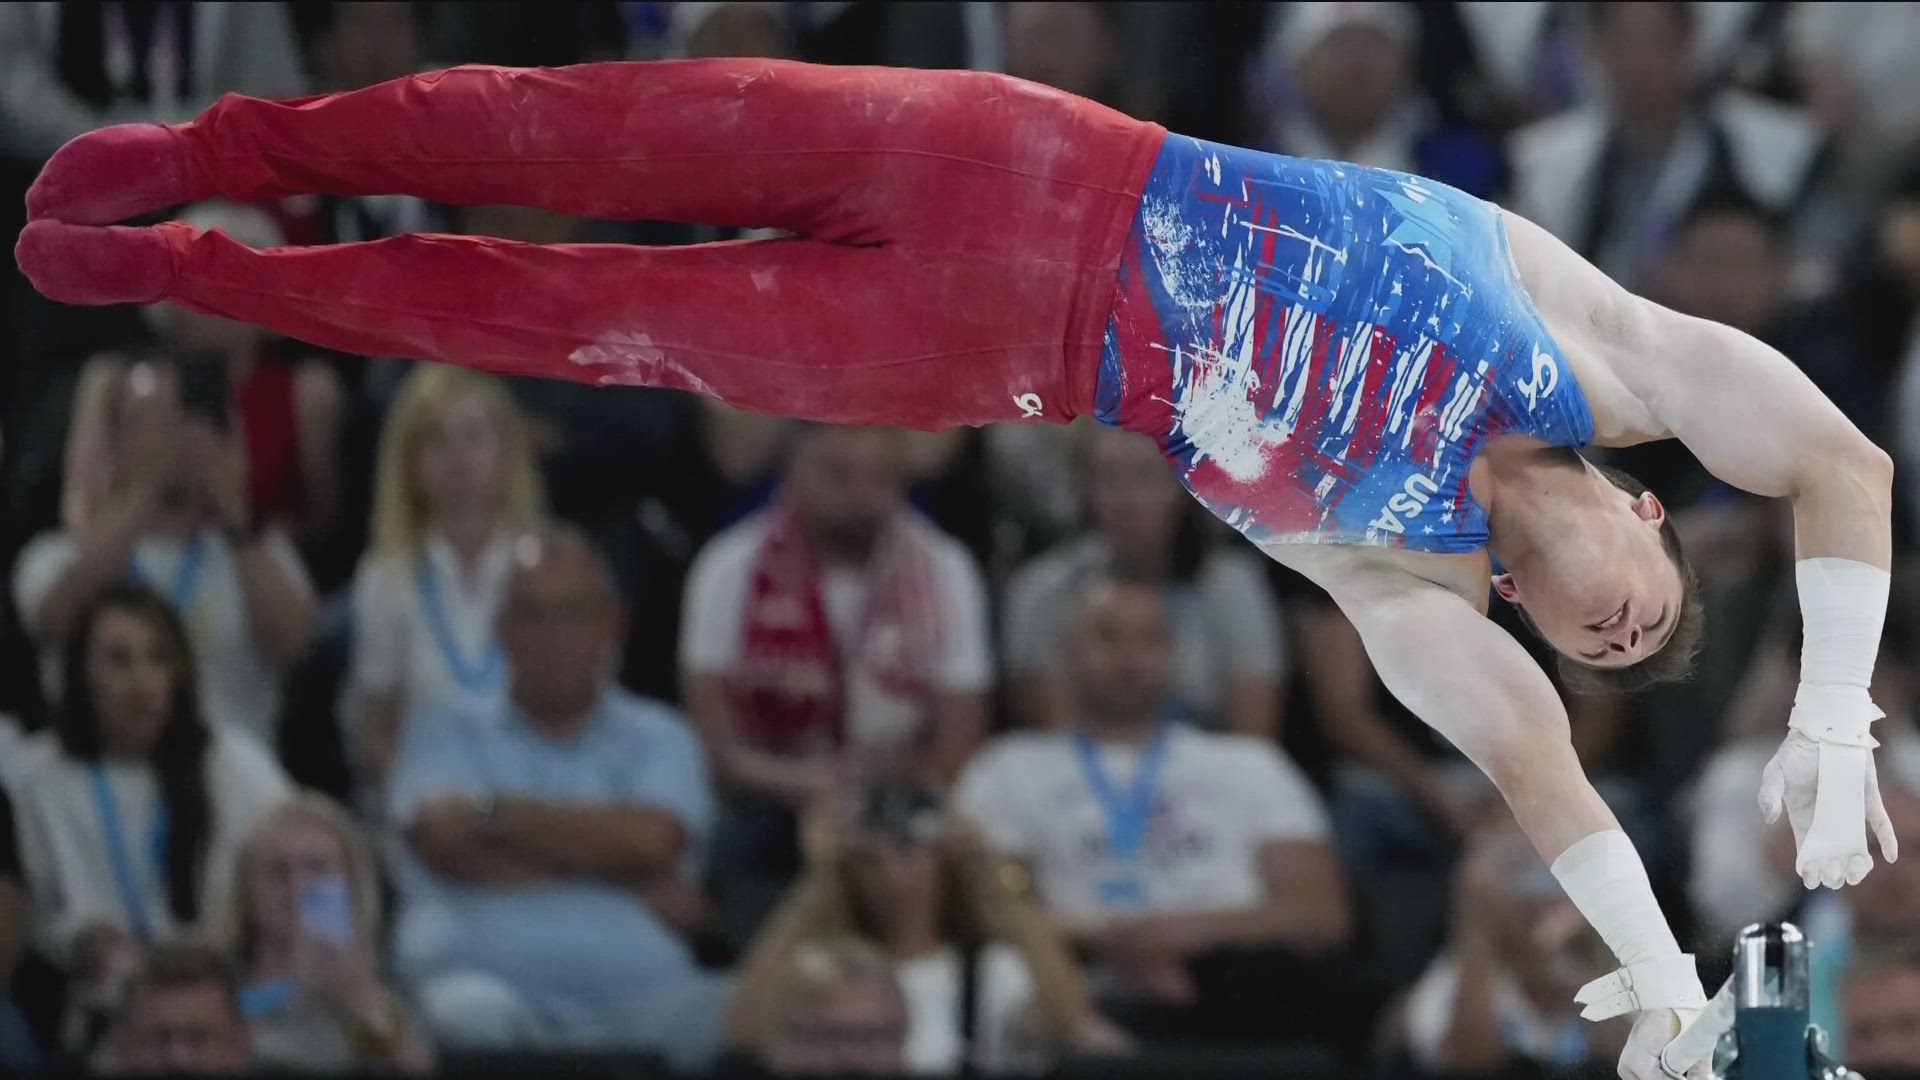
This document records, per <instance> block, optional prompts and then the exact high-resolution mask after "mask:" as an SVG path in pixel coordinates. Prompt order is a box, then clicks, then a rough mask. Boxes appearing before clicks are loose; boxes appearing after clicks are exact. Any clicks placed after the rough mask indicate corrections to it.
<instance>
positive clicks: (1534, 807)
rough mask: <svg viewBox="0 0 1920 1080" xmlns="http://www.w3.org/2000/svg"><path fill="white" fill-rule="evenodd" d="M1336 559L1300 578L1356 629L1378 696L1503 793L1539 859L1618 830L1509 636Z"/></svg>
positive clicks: (1440, 594)
mask: <svg viewBox="0 0 1920 1080" xmlns="http://www.w3.org/2000/svg"><path fill="white" fill-rule="evenodd" d="M1328 554H1329V555H1330V556H1335V557H1337V555H1336V553H1332V552H1329V553H1328ZM1340 561H1341V562H1343V563H1345V566H1343V567H1342V568H1340V569H1339V570H1337V571H1333V572H1329V573H1320V572H1314V571H1322V570H1327V569H1330V568H1329V567H1315V568H1313V570H1309V571H1307V572H1308V576H1310V577H1313V578H1315V579H1316V580H1317V581H1318V583H1319V584H1321V585H1322V587H1324V588H1326V589H1327V591H1328V593H1329V594H1330V595H1331V596H1332V597H1333V599H1334V602H1335V603H1337V604H1339V605H1340V609H1341V611H1342V612H1344V613H1345V614H1346V616H1347V618H1348V620H1349V621H1351V622H1352V623H1353V626H1354V629H1355V630H1357V631H1358V632H1359V634H1360V639H1361V641H1362V642H1363V643H1364V644H1365V645H1366V649H1367V655H1368V656H1369V657H1371V658H1372V660H1373V664H1374V668H1375V670H1377V671H1378V672H1379V674H1380V678H1381V681H1382V682H1384V683H1385V684H1386V686H1387V689H1388V690H1390V691H1392V692H1393V694H1394V696H1395V697H1397V698H1399V699H1400V701H1401V703H1402V704H1404V705H1406V707H1407V708H1409V709H1411V710H1412V711H1413V712H1414V714H1415V715H1417V716H1419V717H1420V718H1421V719H1422V720H1423V721H1425V722H1426V723H1427V724H1429V725H1431V726H1432V727H1433V728H1434V729H1435V730H1436V731H1438V732H1440V734H1442V735H1444V736H1446V738H1447V740H1448V741H1449V742H1451V743H1453V744H1454V745H1455V746H1456V747H1458V748H1459V749H1460V751H1461V752H1462V753H1464V754H1466V755H1467V757H1468V758H1469V759H1471V760H1472V761H1473V762H1474V764H1476V765H1478V766H1479V767H1480V769H1481V771H1482V772H1484V773H1486V774H1487V776H1488V778H1489V779H1491V780H1492V781H1493V782H1494V784H1495V786H1496V787H1498V788H1499V789H1500V794H1501V795H1502V796H1503V797H1504V798H1505V799H1506V801H1507V804H1508V806H1510V807H1511V808H1512V810H1513V815H1514V818H1515V820H1517V821H1518V822H1519V823H1520V827H1521V828H1522V829H1523V830H1525V831H1526V834H1527V836H1528V837H1529V838H1530V839H1531V840H1532V841H1533V845H1534V848H1535V850H1537V851H1538V852H1539V853H1540V857H1541V858H1542V859H1544V860H1546V861H1547V862H1548V863H1552V862H1553V860H1554V859H1556V858H1558V857H1559V856H1560V853H1561V852H1563V851H1565V850H1566V849H1567V848H1568V847H1569V846H1571V845H1572V844H1573V843H1574V842H1575V841H1577V840H1580V839H1581V838H1583V837H1586V836H1590V835H1592V834H1593V833H1596V832H1602V831H1604V830H1607V829H1617V828H1619V825H1618V823H1617V822H1616V821H1615V819H1614V816H1613V812H1612V811H1611V810H1609V809H1607V805H1606V803H1604V802H1602V801H1601V799H1600V796H1599V795H1598V794H1597V793H1596V792H1595V791H1594V789H1593V785H1592V783H1590V782H1589V781H1588V780H1587V777H1586V774H1585V772H1584V771H1583V770H1582V769H1581V767H1580V759H1579V757H1578V755H1576V754H1575V753H1574V748H1573V740H1572V736H1571V732H1570V730H1569V727H1568V723H1567V711H1566V708H1565V706H1564V705H1562V704H1561V701H1560V696H1559V695H1558V694H1557V693H1555V692H1554V689H1553V684H1552V683H1550V682H1549V681H1548V680H1547V676H1546V673H1545V672H1543V671H1541V670H1540V667H1539V665H1538V664H1536V663H1534V660H1533V658H1532V657H1531V656H1529V655H1527V652H1526V650H1525V649H1523V648H1522V647H1521V646H1520V643H1519V642H1517V641H1515V640H1514V639H1513V637H1512V635H1510V634H1508V633H1507V632H1506V631H1505V630H1503V629H1501V628H1500V627H1499V626H1498V625H1496V624H1495V623H1493V622H1491V621H1489V620H1488V619H1487V617H1486V616H1485V614H1484V613H1483V612H1482V611H1481V610H1480V609H1479V608H1477V607H1475V606H1474V605H1473V604H1471V603H1469V602H1468V601H1467V600H1465V599H1464V598H1463V597H1461V596H1460V595H1459V594H1458V593H1457V592H1454V591H1452V590H1451V589H1449V588H1445V587H1442V586H1441V585H1438V584H1435V583H1433V582H1431V581H1428V580H1425V579H1423V578H1421V577H1417V576H1415V575H1414V574H1412V573H1410V572H1408V571H1407V570H1405V569H1403V568H1401V567H1399V566H1396V565H1393V564H1392V563H1390V562H1375V561H1372V560H1367V559H1365V558H1363V557H1355V558H1352V559H1341V560H1340ZM1303 569H1304V568H1303ZM1482 580H1484V577H1483V578H1482Z"/></svg>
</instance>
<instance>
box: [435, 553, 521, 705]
mask: <svg viewBox="0 0 1920 1080" xmlns="http://www.w3.org/2000/svg"><path fill="white" fill-rule="evenodd" d="M414 581H415V582H416V583H418V585H419V588H420V607H421V608H422V609H423V610H425V611H426V613H427V628H428V629H429V630H431V631H432V632H433V641H434V644H436V645H438V646H439V647H440V655H441V656H442V657H443V658H445V660H446V661H447V670H448V671H451V672H453V677H454V679H455V680H456V681H458V682H459V683H460V685H461V687H462V688H463V689H466V690H469V691H475V690H487V689H490V688H492V687H495V686H498V685H499V684H500V681H501V669H502V667H503V666H504V662H503V661H502V660H501V658H500V641H499V639H498V638H496V637H494V636H493V635H492V634H488V635H487V643H486V646H485V647H484V648H482V649H481V651H480V656H479V657H478V658H477V659H476V660H475V661H474V662H472V663H469V662H468V661H467V658H466V656H465V655H464V654H463V653H461V651H460V642H459V640H458V639H456V638H455V637H454V636H453V623H452V621H451V620H450V619H448V617H447V605H446V600H445V598H444V597H443V596H442V595H441V592H440V575H439V574H438V573H437V572H435V571H434V568H433V561H432V560H431V559H429V558H427V557H426V556H425V555H421V556H420V561H419V572H418V573H416V574H415V575H414Z"/></svg>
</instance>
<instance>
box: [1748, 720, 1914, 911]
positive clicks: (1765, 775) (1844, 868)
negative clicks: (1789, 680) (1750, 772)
mask: <svg viewBox="0 0 1920 1080" xmlns="http://www.w3.org/2000/svg"><path fill="white" fill-rule="evenodd" d="M1881 715H1883V714H1882V713H1881V712H1880V710H1879V709H1878V708H1875V707H1874V704H1873V701H1872V700H1871V699H1870V698H1869V697H1868V696H1867V694H1866V691H1864V690H1859V689H1857V688H1852V687H1826V686H1809V685H1807V684H1804V683H1803V684H1801V687H1800V693H1799V694H1798V695H1797V696H1796V698H1795V703H1794V707H1793V719H1792V720H1791V721H1790V722H1789V726H1790V727H1791V728H1792V730H1791V731H1789V732H1788V733H1787V738H1786V741H1785V742H1782V743H1781V744H1780V749H1779V750H1778V751H1777V752H1776V753H1775V754H1774V755H1773V760H1772V761H1769V762H1767V767H1766V770H1765V771H1764V772H1762V773H1761V775H1760V810H1761V813H1762V814H1763V815H1765V817H1766V820H1767V823H1768V824H1772V823H1773V822H1775V821H1778V820H1779V819H1780V811H1781V809H1782V808H1784V809H1785V810H1786V812H1787V820H1788V821H1789V822H1790V823H1791V824H1792V826H1793V840H1794V845H1795V847H1796V849H1797V850H1798V852H1799V855H1798V856H1797V858H1796V859H1795V861H1794V869H1795V871H1797V872H1798V873H1799V875H1800V880H1801V882H1802V883H1803V884H1805V885H1806V887H1807V888H1809V889H1811V888H1814V887H1816V886H1819V885H1825V886H1827V887H1828V888H1830V889H1837V888H1839V887H1840V886H1842V885H1855V884H1858V883H1859V881H1860V879H1861V878H1864V877H1866V876H1867V871H1868V870H1871V869H1872V868H1873V857H1872V856H1871V855H1869V854H1868V853H1867V826H1869V825H1871V826H1872V827H1873V834H1874V836H1875V837H1877V838H1879V841H1880V854H1881V855H1882V856H1884V857H1885V858H1886V860H1887V861H1888V862H1892V861H1894V860H1895V859H1897V858H1899V856H1900V847H1899V843H1898V841H1896V840H1895V839H1894V835H1893V822H1892V821H1891V820H1889V819H1888V817H1887V808H1886V805H1885V804H1884V803H1882V802H1881V800H1880V780H1879V777H1878V776H1876V775H1875V772H1874V766H1873V747H1874V746H1875V745H1876V744H1875V742H1874V740H1873V738H1872V737H1871V736H1869V735H1867V734H1866V730H1867V724H1868V722H1870V721H1871V720H1873V719H1876V718H1878V717H1879V716H1881ZM1809 732H1815V733H1821V732H1833V733H1841V734H1840V735H1839V737H1829V736H1827V735H1821V736H1820V737H1815V736H1814V735H1812V734H1809ZM1848 733H1853V734H1848Z"/></svg>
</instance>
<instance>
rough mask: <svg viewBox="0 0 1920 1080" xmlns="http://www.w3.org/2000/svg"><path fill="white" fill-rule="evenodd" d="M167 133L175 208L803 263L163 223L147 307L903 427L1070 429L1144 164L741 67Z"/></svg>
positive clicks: (987, 96) (1087, 383)
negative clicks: (504, 220)
mask: <svg viewBox="0 0 1920 1080" xmlns="http://www.w3.org/2000/svg"><path fill="white" fill-rule="evenodd" d="M173 130H174V131H175V132H176V133H177V134H178V135H179V136H180V143H181V145H182V146H183V148H184V151H185V154H186V168H187V178H188V179H187V183H188V187H189V188H190V189H191V190H190V191H189V192H188V194H189V196H190V197H192V198H196V199H197V198H206V197H212V196H226V197H229V198H234V199H240V200H261V199H269V198H278V197H284V196H289V195H296V194H302V193H310V192H318V193H327V194H335V195H376V194H405V195H415V196H419V197H422V198H425V199H429V200H434V201H438V202H444V203H453V204H461V205H476V204H502V203H511V204H518V205H523V206H535V207H543V208H546V209H549V210H554V211H558V212H562V213H567V214H575V215H580V216H584V217H594V218H606V219H618V220H635V219H651V220H668V221H681V222H695V223H703V224H709V225H723V226H739V227H771V228H777V229H781V230H785V231H788V232H790V233H792V234H794V235H793V236H792V237H791V238H782V239H770V240H751V241H738V242H729V243H717V244H699V245H692V246H686V247H641V246H631V245H619V244H559V245H533V244H522V243H512V242H508V241H503V240H497V239H492V238H487V237H473V236H438V235H431V236H429V235H411V236H400V237H395V238H392V239H387V240H378V241H374V242H371V243H359V244H340V245H333V246H327V247H304V248H303V247H288V248H275V249H271V250H264V251H263V250H256V249H252V248H248V247H246V246H244V245H241V244H239V243H236V242H234V241H233V240H231V239H229V238H227V237H226V236H225V235H224V234H221V233H217V232H200V231H198V230H194V229H191V228H189V227H187V226H184V225H179V224H169V225H163V226H159V228H160V229H161V230H162V231H163V233H164V235H165V236H166V238H167V241H168V243H169V244H170V246H171V250H172V254H173V263H174V273H175V278H174V284H173V285H172V287H171V288H170V290H169V292H168V294H167V295H166V296H165V297H164V299H169V300H173V301H176V302H178V303H182V304H184V305H186V306H188V307H191V308H194V309H196V310H199V311H204V312H209V313H212V314H217V315H224V316H228V317H230V318H234V319H239V320H242V321H245V322H249V323H254V324H256V325H259V326H263V327H266V328H268V329H271V330H274V331H276V332H278V333H282V334H286V335H288V336H291V337H295V338H299V339H301V340H303V341H308V342H312V343H315V344H318V345H322V346H326V347H330V348H334V349H340V350H343V351H346V352H351V353H360V354H366V355H393V356H409V357H416V358H422V359H431V360H439V361H445V362H448V363H453V364H460V365H464V366H468V367H475V368H481V369H484V370H488V371H494V372H501V373H510V374H519V375H537V376H545V377H549V378H560V379H570V380H576V381H583V382H591V383H599V384H637V385H647V386H663V387H673V388H677V389H685V390H693V391H697V392H700V393H703V394H708V395H711V396H714V397H717V398H720V399H721V400H723V401H726V402H728V403H730V404H732V405H735V406H739V407H741V408H745V409H750V410H753V411H757V412H765V413H774V414H781V415H787V416H796V417H803V418H807V419H814V420H823V421H831V422H839V423H870V424H886V425H899V426H910V427H921V428H940V427H951V426H956V425H963V424H983V423H991V422H996V421H1005V420H1020V419H1035V418H1044V419H1047V420H1053V421H1066V420H1070V419H1072V418H1073V417H1074V416H1075V415H1078V414H1082V413H1087V412H1091V411H1092V403H1093V395H1094V386H1095V380H1096V373H1097V369H1098V366H1099V356H1100V349H1101V342H1102V335H1103V333H1104V331H1105V327H1106V322H1107V316H1108V313H1109V311H1110V309H1111V307H1112V303H1113V299H1114V275H1115V272H1116V270H1117V268H1118V266H1119V260H1120V252H1121V247H1122V244H1123V242H1124V240H1125V237H1126V234H1127V231H1128V229H1129V228H1130V226H1131V224H1132V219H1133V216H1134V214H1135V212H1136V210H1137V208H1138V204H1139V195H1140V190H1141V188H1142V187H1143V186H1144V185H1145V183H1146V178H1147V175H1148V173H1149V171H1150V170H1151V169H1152V166H1153V162H1154V158H1155V156H1156V154H1157V152H1158V150H1159V146H1160V142H1161V139H1162V138H1163V137H1164V135H1165V132H1164V130H1163V129H1161V128H1160V127H1158V126H1157V125H1154V124H1148V123H1143V122H1141V121H1137V120H1133V119H1131V118H1128V117H1126V116H1123V115H1121V114H1119V113H1116V112H1114V111H1112V110H1110V109H1107V108H1105V107H1103V106H1100V105H1097V104H1094V103H1093V102H1090V101H1086V100H1084V99H1081V98H1077V97H1074V96H1072V95H1069V94H1065V93H1061V92H1059V91H1055V90H1052V89H1048V88H1046V87H1042V86H1038V85H1035V84H1032V83H1028V82H1024V81H1021V80H1018V79H1013V78H1008V77H1005V76H1000V75H992V74H985V73H978V72H964V71H918V70H901V69H891V68H857V67H824V66H817V65H812V64H802V63H794V62H788V61H775V60H735V59H725V60H690V61H661V62H649V63H607V64H585V65H579V66H575V67H567V68H551V69H517V68H501V67H478V66H469V67H459V68H454V69H451V70H448V71H439V72H433V73H429V74H424V75H416V76H412V77H409V78H403V79H396V80H394V81H391V82H386V83H381V84H379V85H377V86H373V87H369V88H367V89H364V90H358V91H354V92H351V93H344V94H333V95H326V96H321V97H311V98H305V99H299V100H294V101H283V102H274V101H263V100H258V99H254V98H247V97H242V96H238V95H229V96H228V97H226V98H223V99H222V100H221V101H220V102H218V103H217V104H215V105H214V106H213V107H212V108H210V109H208V110H207V111H206V112H205V113H204V114H202V115H201V116H200V117H199V118H198V119H196V120H194V121H193V122H191V123H188V124H185V125H181V126H179V127H177V128H175V129H173Z"/></svg>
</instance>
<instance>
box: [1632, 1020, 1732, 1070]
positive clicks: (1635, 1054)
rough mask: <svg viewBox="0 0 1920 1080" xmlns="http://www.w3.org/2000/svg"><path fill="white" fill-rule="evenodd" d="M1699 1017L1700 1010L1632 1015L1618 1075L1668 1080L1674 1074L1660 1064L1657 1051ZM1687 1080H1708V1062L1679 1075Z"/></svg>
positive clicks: (1691, 1067) (1694, 1064)
mask: <svg viewBox="0 0 1920 1080" xmlns="http://www.w3.org/2000/svg"><path fill="white" fill-rule="evenodd" d="M1699 1015H1700V1010H1699V1009H1642V1010H1640V1011H1639V1012H1637V1013H1635V1014H1634V1015H1633V1031H1631V1032H1630V1033H1628V1035H1627V1045H1626V1047H1625V1049H1623V1050H1621V1051H1620V1075H1621V1076H1622V1077H1624V1078H1625V1080H1671V1078H1672V1077H1673V1076H1675V1075H1676V1074H1674V1073H1672V1072H1669V1071H1667V1069H1666V1068H1665V1067H1664V1066H1663V1065H1661V1063H1660V1051H1662V1050H1664V1049H1666V1048H1667V1044H1668V1043H1670V1042H1672V1041H1673V1039H1674V1036H1676V1035H1678V1034H1680V1033H1681V1032H1682V1031H1684V1030H1686V1027H1687V1025H1688V1024H1691V1023H1693V1021H1694V1019H1695V1018H1696V1017H1698V1016H1699ZM1678 1075H1680V1076H1684V1077H1686V1078H1687V1080H1711V1077H1712V1075H1713V1073H1712V1071H1711V1068H1710V1063H1709V1062H1708V1061H1706V1060H1701V1061H1698V1062H1694V1063H1693V1064H1692V1065H1691V1066H1689V1067H1688V1069H1687V1071H1686V1072H1684V1073H1680V1074H1678Z"/></svg>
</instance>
